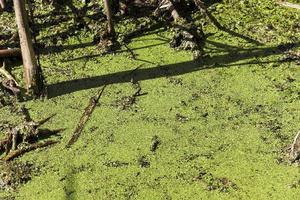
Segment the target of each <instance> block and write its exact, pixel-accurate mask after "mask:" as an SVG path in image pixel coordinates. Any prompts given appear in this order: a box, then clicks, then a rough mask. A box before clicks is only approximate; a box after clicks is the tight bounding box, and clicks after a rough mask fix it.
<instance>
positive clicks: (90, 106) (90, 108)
mask: <svg viewBox="0 0 300 200" xmlns="http://www.w3.org/2000/svg"><path fill="white" fill-rule="evenodd" d="M105 87H106V85H105V86H103V87H102V89H101V90H100V92H99V93H98V95H97V96H93V97H92V98H91V99H90V102H89V104H88V106H87V107H86V108H85V111H84V113H83V115H82V116H81V118H80V120H79V123H78V124H77V127H76V129H75V131H74V133H73V135H72V138H71V139H70V140H69V142H68V144H67V145H66V148H69V147H71V145H73V144H74V143H75V142H76V141H77V140H78V138H79V136H80V134H81V132H82V130H83V129H84V127H85V124H86V122H87V121H88V120H89V118H90V117H91V115H92V113H93V111H94V109H95V107H96V105H97V103H98V102H99V100H100V98H101V96H102V94H103V91H104V89H105Z"/></svg>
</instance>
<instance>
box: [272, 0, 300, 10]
mask: <svg viewBox="0 0 300 200" xmlns="http://www.w3.org/2000/svg"><path fill="white" fill-rule="evenodd" d="M277 4H279V5H281V6H285V7H289V8H295V9H298V10H300V5H299V4H295V3H290V2H287V1H279V2H277Z"/></svg>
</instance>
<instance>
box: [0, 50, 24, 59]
mask: <svg viewBox="0 0 300 200" xmlns="http://www.w3.org/2000/svg"><path fill="white" fill-rule="evenodd" d="M6 57H21V49H19V48H14V49H0V58H6Z"/></svg>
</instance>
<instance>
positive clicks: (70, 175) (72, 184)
mask: <svg viewBox="0 0 300 200" xmlns="http://www.w3.org/2000/svg"><path fill="white" fill-rule="evenodd" d="M74 170H75V169H74V168H73V167H71V168H70V169H69V170H68V172H67V174H66V177H65V180H64V181H65V186H64V193H65V198H64V199H65V200H76V197H75V195H74V193H75V192H76V181H75V173H74Z"/></svg>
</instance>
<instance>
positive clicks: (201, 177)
mask: <svg viewBox="0 0 300 200" xmlns="http://www.w3.org/2000/svg"><path fill="white" fill-rule="evenodd" d="M193 180H194V181H200V182H202V183H204V184H205V185H206V189H207V190H209V191H211V190H219V191H220V192H229V191H230V190H232V189H233V190H237V189H238V187H237V185H236V184H235V183H234V182H232V181H231V180H229V179H228V178H226V177H222V178H217V177H215V176H213V174H211V173H209V172H207V171H206V170H205V169H200V171H199V174H198V175H197V176H196V177H194V178H193Z"/></svg>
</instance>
